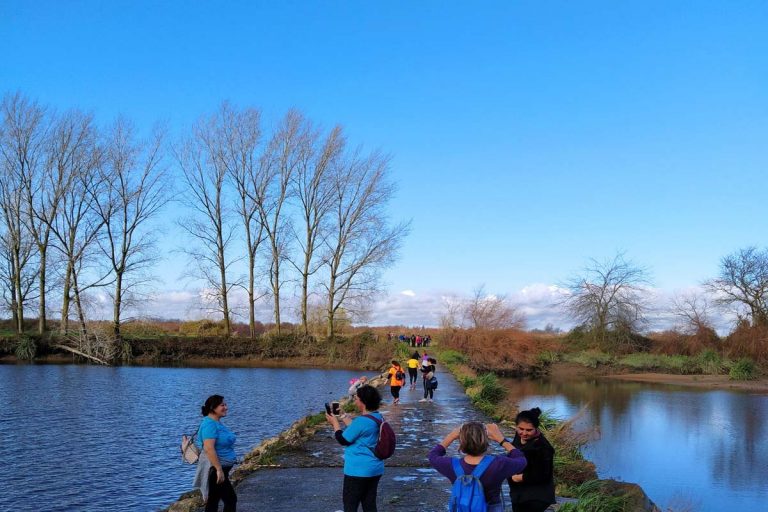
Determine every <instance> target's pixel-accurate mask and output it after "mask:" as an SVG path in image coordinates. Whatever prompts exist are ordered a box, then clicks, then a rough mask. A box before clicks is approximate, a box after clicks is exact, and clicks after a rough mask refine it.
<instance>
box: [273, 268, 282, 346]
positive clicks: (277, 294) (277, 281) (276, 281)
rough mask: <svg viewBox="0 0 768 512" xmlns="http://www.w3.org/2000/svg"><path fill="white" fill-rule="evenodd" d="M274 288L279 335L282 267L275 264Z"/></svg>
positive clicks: (278, 332) (276, 323) (276, 322)
mask: <svg viewBox="0 0 768 512" xmlns="http://www.w3.org/2000/svg"><path fill="white" fill-rule="evenodd" d="M272 278H273V279H274V281H273V286H272V291H273V292H274V296H275V327H276V328H277V334H278V335H279V334H280V267H279V266H278V265H277V264H275V270H274V271H273V273H272Z"/></svg>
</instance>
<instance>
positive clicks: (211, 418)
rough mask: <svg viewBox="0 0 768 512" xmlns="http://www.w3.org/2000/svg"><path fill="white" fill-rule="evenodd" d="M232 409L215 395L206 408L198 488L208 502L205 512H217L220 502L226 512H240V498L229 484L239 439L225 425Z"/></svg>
mask: <svg viewBox="0 0 768 512" xmlns="http://www.w3.org/2000/svg"><path fill="white" fill-rule="evenodd" d="M228 412H229V407H228V406H227V403H226V402H225V401H224V397H223V396H221V395H211V396H209V397H208V399H207V400H206V401H205V404H204V405H203V407H202V414H203V416H205V417H204V418H203V421H202V422H201V423H200V428H199V429H198V447H199V448H200V449H201V451H200V458H199V459H198V461H197V471H196V473H195V481H194V487H196V488H199V489H200V492H201V493H202V495H203V501H204V502H205V512H217V511H218V510H219V501H222V502H223V503H224V512H235V511H236V510H237V495H236V494H235V489H234V488H233V487H232V482H230V481H229V472H230V471H231V470H232V467H233V466H234V465H235V462H236V460H237V457H236V455H235V448H234V445H235V441H236V440H237V436H235V434H234V433H233V432H232V431H231V430H229V429H228V428H227V427H226V426H224V424H223V423H222V422H221V419H222V418H224V417H225V416H226V415H227V413H228Z"/></svg>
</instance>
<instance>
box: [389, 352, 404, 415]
mask: <svg viewBox="0 0 768 512" xmlns="http://www.w3.org/2000/svg"><path fill="white" fill-rule="evenodd" d="M388 373H389V392H390V393H392V398H394V399H395V400H394V405H397V404H399V403H400V389H401V388H402V387H403V386H405V371H403V367H402V366H400V363H399V362H397V361H392V367H391V368H390V369H389V372H388Z"/></svg>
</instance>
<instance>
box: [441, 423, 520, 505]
mask: <svg viewBox="0 0 768 512" xmlns="http://www.w3.org/2000/svg"><path fill="white" fill-rule="evenodd" d="M457 439H458V440H459V451H460V452H462V453H464V454H465V455H464V456H463V457H461V458H453V457H447V456H446V451H447V450H448V447H449V446H451V444H452V443H453V442H454V441H456V440H457ZM489 440H490V441H494V442H497V443H499V445H501V447H502V448H504V450H506V451H507V454H506V456H503V455H502V456H497V455H489V454H487V451H488V444H489ZM428 457H429V463H430V465H431V466H432V467H433V468H435V469H436V470H437V471H438V472H439V473H440V474H441V475H443V476H444V477H446V478H448V479H449V480H450V481H451V483H452V484H453V483H454V482H455V481H456V480H457V479H458V478H459V477H460V476H462V475H474V476H476V477H477V478H478V479H479V480H480V483H481V484H482V490H483V495H484V498H485V504H486V505H487V507H488V508H487V511H488V512H503V511H504V505H503V502H502V500H501V485H502V484H503V483H504V480H506V479H507V478H509V477H510V476H512V475H514V474H519V473H520V472H522V471H523V470H524V469H525V466H526V460H525V456H524V455H523V454H522V452H521V451H520V450H518V449H516V448H515V447H514V446H513V445H512V443H511V442H510V440H509V439H506V438H505V437H504V434H502V433H501V430H500V429H499V427H498V425H496V424H495V423H490V424H488V425H483V424H482V423H479V422H475V421H472V422H469V423H465V424H463V425H462V426H461V427H459V428H456V429H454V430H453V431H452V432H450V433H449V434H448V435H447V436H445V439H443V440H442V441H441V442H440V444H438V445H436V446H435V447H434V448H432V450H431V451H430V452H429V456H428ZM455 492H456V491H455V487H454V490H453V491H452V492H451V499H452V501H453V500H454V499H455V498H456V496H455Z"/></svg>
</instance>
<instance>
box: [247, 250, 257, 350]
mask: <svg viewBox="0 0 768 512" xmlns="http://www.w3.org/2000/svg"><path fill="white" fill-rule="evenodd" d="M249 239H250V237H249ZM249 247H250V246H249ZM248 252H249V254H248V334H249V335H250V337H251V339H255V338H256V307H255V304H254V300H255V299H254V291H253V288H254V282H255V276H254V270H253V269H254V266H255V264H256V261H255V260H256V258H255V256H254V254H253V252H252V251H251V249H250V248H249V249H248Z"/></svg>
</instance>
